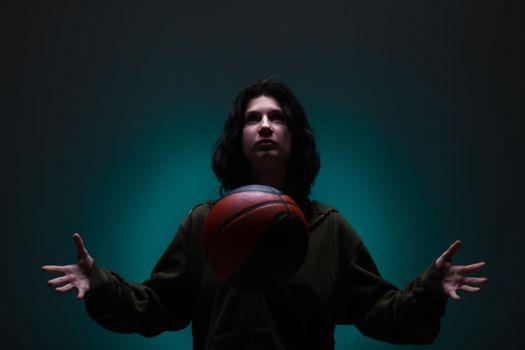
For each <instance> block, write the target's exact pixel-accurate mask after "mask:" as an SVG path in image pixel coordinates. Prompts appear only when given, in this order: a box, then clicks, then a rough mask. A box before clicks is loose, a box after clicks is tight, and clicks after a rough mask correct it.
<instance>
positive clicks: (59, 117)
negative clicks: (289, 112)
mask: <svg viewBox="0 0 525 350" xmlns="http://www.w3.org/2000/svg"><path fill="white" fill-rule="evenodd" d="M510 4H511V2H505V1H503V2H493V3H489V4H486V3H481V2H462V1H440V2H420V1H325V2H323V3H322V4H321V3H320V2H316V1H285V2H284V1H283V2H277V1H275V2H274V1H265V2H250V1H227V0H225V1H220V2H219V1H195V2H192V3H191V4H187V3H186V2H177V1H175V2H173V1H153V2H148V3H147V4H146V3H145V2H144V3H139V2H120V3H119V2H116V1H105V2H101V3H95V2H78V3H77V2H72V1H63V2H55V1H50V2H47V1H46V2H24V1H19V2H16V3H15V2H13V3H12V4H10V5H9V6H6V9H5V10H4V11H2V17H3V18H2V23H4V24H5V25H4V26H3V28H4V29H5V30H3V33H2V37H3V38H4V36H5V40H2V42H3V43H5V45H4V48H5V52H4V53H3V56H4V57H3V60H5V64H4V63H3V64H2V73H3V76H4V77H5V79H2V80H3V82H4V84H5V85H6V89H5V91H7V92H8V93H7V94H5V95H4V98H5V101H4V102H3V103H2V107H1V108H2V110H1V111H0V112H1V115H2V119H1V120H2V128H1V136H2V144H3V147H2V155H3V157H2V158H3V164H4V166H3V171H2V184H3V186H2V187H3V188H2V193H3V194H2V202H3V203H2V208H3V209H2V220H1V225H2V228H1V233H2V234H1V243H2V248H3V254H1V255H0V256H1V263H2V272H3V273H2V274H3V282H2V292H1V293H2V297H1V298H0V300H2V305H1V307H2V311H3V312H2V314H1V316H0V317H1V320H2V333H3V336H2V337H1V338H0V339H1V340H0V347H1V348H2V349H11V348H16V349H36V348H38V349H77V350H81V349H93V348H102V349H105V348H116V349H120V348H126V349H130V350H131V349H133V350H141V349H172V348H173V349H175V348H177V349H190V348H191V329H190V328H187V329H185V330H183V331H180V332H176V333H164V334H162V335H161V336H158V337H155V338H143V337H141V336H138V335H121V334H114V333H111V332H109V331H106V330H104V329H102V328H100V327H99V326H98V325H96V324H95V323H94V322H93V321H92V320H90V319H89V318H88V316H87V315H86V313H85V310H84V306H83V303H82V302H79V301H77V300H75V297H74V295H73V293H70V294H67V295H57V294H55V293H54V292H53V290H52V289H51V288H49V287H47V286H46V283H45V282H46V281H47V279H48V278H49V277H50V276H49V275H46V274H44V273H42V272H41V271H40V266H41V265H43V264H67V263H71V262H73V261H74V259H75V250H74V246H73V244H72V241H71V238H70V237H71V235H72V233H74V232H80V233H81V234H82V236H83V238H84V241H85V242H86V244H87V247H88V249H89V251H90V253H91V254H92V255H93V256H94V257H95V259H96V261H97V262H98V264H99V265H100V266H103V267H106V268H109V269H112V270H114V271H117V272H119V273H120V274H121V275H122V276H123V277H124V278H126V279H128V280H130V281H142V280H144V279H146V278H147V277H148V275H149V273H150V271H151V269H152V268H153V266H154V264H155V262H156V261H157V259H158V258H159V257H160V255H161V254H162V252H163V250H164V248H165V247H166V246H167V244H168V243H169V241H170V240H171V238H172V236H173V234H174V232H175V231H176V229H177V226H178V224H179V222H180V221H181V220H182V219H183V218H184V216H185V215H186V213H187V212H188V211H189V210H190V209H191V208H192V207H193V206H194V205H195V204H197V203H200V202H203V201H205V200H207V199H210V198H217V196H218V183H217V181H216V179H215V178H214V176H213V173H212V172H211V166H210V165H211V151H212V148H213V145H214V142H215V141H216V139H217V137H218V135H219V133H220V132H221V129H222V123H223V120H224V118H225V116H226V113H227V111H228V108H229V106H230V104H231V102H232V101H233V98H234V97H235V96H236V94H237V93H238V92H239V91H240V90H241V89H242V88H244V87H245V86H246V85H248V84H249V83H252V82H253V81H255V80H258V79H262V78H266V77H269V76H274V77H276V78H278V79H280V80H282V81H284V82H286V83H287V84H288V85H289V86H290V87H291V88H292V89H293V90H294V91H295V92H296V94H297V95H298V97H299V99H300V100H301V101H302V103H303V105H304V106H305V108H306V110H307V112H308V115H309V118H310V121H311V124H312V126H313V128H314V130H315V132H316V136H317V141H318V146H319V150H320V153H321V162H322V168H321V172H320V174H319V176H318V178H317V181H316V184H315V186H314V188H313V192H312V198H315V199H318V200H320V201H322V202H325V203H328V204H330V205H333V206H335V207H336V208H338V209H339V210H340V211H341V213H342V214H343V215H344V216H345V217H346V218H347V220H348V221H349V222H350V223H351V224H352V225H353V226H354V227H355V228H356V230H357V232H358V233H359V234H360V236H361V237H362V238H363V240H364V242H365V244H366V245H367V246H368V248H369V250H370V251H371V253H372V255H373V257H374V259H375V261H376V263H377V265H378V266H379V269H380V271H381V273H382V274H383V276H384V277H385V278H386V279H388V280H390V281H392V282H393V283H394V284H396V285H397V286H399V287H401V286H403V285H404V284H405V283H406V282H408V281H409V280H410V279H411V278H413V277H415V276H416V275H417V274H418V273H419V272H421V271H422V270H424V269H425V268H426V267H427V266H428V265H429V264H430V263H431V262H432V261H433V259H435V258H436V257H437V256H439V254H440V253H441V252H442V251H443V250H445V249H446V248H447V247H448V245H449V244H450V243H452V242H453V241H454V240H456V239H461V240H462V241H463V242H464V246H463V247H462V249H461V250H460V251H459V252H458V254H457V257H456V258H455V261H457V262H458V263H469V262H474V261H478V260H486V261H487V262H488V265H487V267H486V269H485V271H484V273H485V274H486V275H487V276H488V277H489V279H490V283H489V284H488V285H486V286H485V287H484V288H483V291H482V292H481V293H479V294H476V295H466V294H462V296H463V299H462V300H461V302H459V303H457V302H453V301H449V304H448V307H447V314H446V316H445V318H444V319H443V322H442V331H441V335H440V336H439V338H438V339H437V340H436V342H435V343H434V344H432V345H430V346H424V347H419V346H410V347H409V348H410V349H420V348H421V349H495V348H498V347H501V348H506V349H518V348H522V347H523V346H524V345H525V344H524V341H523V336H522V334H521V329H522V328H523V313H524V312H525V310H524V307H523V302H522V300H523V295H522V291H523V288H522V287H523V272H522V270H523V262H522V256H523V243H524V239H523V226H522V225H521V222H522V218H521V216H520V215H523V212H524V205H523V184H522V182H523V180H522V179H523V165H524V157H523V149H524V147H523V142H522V138H523V137H522V134H523V129H522V128H521V125H520V123H521V119H522V118H523V116H524V113H523V112H524V108H523V101H524V97H525V96H524V94H523V81H524V74H523V61H524V57H523V54H522V52H523V51H524V49H525V48H524V39H523V33H525V28H524V22H523V18H522V17H523V16H522V15H523V13H525V11H524V9H523V5H516V4H514V5H512V6H511V5H510ZM519 7H521V8H519ZM345 348H349V349H395V348H399V346H394V345H389V344H385V343H381V342H378V341H375V340H372V339H368V338H366V337H364V336H363V335H361V334H359V332H358V331H356V330H355V329H354V328H353V327H351V326H340V327H338V328H337V330H336V349H345Z"/></svg>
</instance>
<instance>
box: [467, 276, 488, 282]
mask: <svg viewBox="0 0 525 350" xmlns="http://www.w3.org/2000/svg"><path fill="white" fill-rule="evenodd" d="M487 282H488V279H487V278H486V277H465V283H476V284H482V283H487Z"/></svg>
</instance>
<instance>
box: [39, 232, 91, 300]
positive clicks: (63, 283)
mask: <svg viewBox="0 0 525 350" xmlns="http://www.w3.org/2000/svg"><path fill="white" fill-rule="evenodd" d="M73 241H74V243H75V247H76V250H77V262H76V263H75V264H71V265H62V266H61V265H44V266H42V270H43V271H46V272H60V273H63V274H64V275H63V276H60V277H57V278H53V279H51V280H49V281H47V284H48V285H49V286H54V287H56V288H55V290H56V291H57V292H59V293H65V292H68V291H70V290H72V289H73V288H76V289H77V291H78V293H77V299H82V298H84V295H85V293H86V292H87V291H88V290H89V286H90V283H89V275H90V273H91V267H92V266H93V258H92V257H91V256H90V255H89V253H88V251H87V249H86V247H85V246H84V242H83V241H82V238H81V237H80V235H79V234H78V233H75V234H74V235H73Z"/></svg>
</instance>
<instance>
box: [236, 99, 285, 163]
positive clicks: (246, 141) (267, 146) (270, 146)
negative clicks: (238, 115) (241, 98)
mask: <svg viewBox="0 0 525 350" xmlns="http://www.w3.org/2000/svg"><path fill="white" fill-rule="evenodd" d="M242 147H243V152H244V155H245V157H246V159H248V162H249V163H250V165H251V167H252V168H254V169H264V168H274V167H275V166H285V165H286V164H287V161H288V157H289V156H290V152H291V148H292V135H291V133H290V131H289V130H288V125H287V123H286V121H285V120H284V115H283V110H282V108H281V106H280V105H279V103H278V102H277V101H276V100H275V99H274V98H273V97H269V96H259V97H255V98H253V99H251V100H250V101H249V102H248V105H247V106H246V111H245V113H244V128H243V131H242Z"/></svg>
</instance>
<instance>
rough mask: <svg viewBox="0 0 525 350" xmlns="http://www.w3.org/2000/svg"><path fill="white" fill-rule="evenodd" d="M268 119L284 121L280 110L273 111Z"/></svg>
mask: <svg viewBox="0 0 525 350" xmlns="http://www.w3.org/2000/svg"><path fill="white" fill-rule="evenodd" d="M270 120H272V121H275V122H278V123H284V115H283V113H282V112H280V111H279V112H274V113H272V114H271V115H270Z"/></svg>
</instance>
